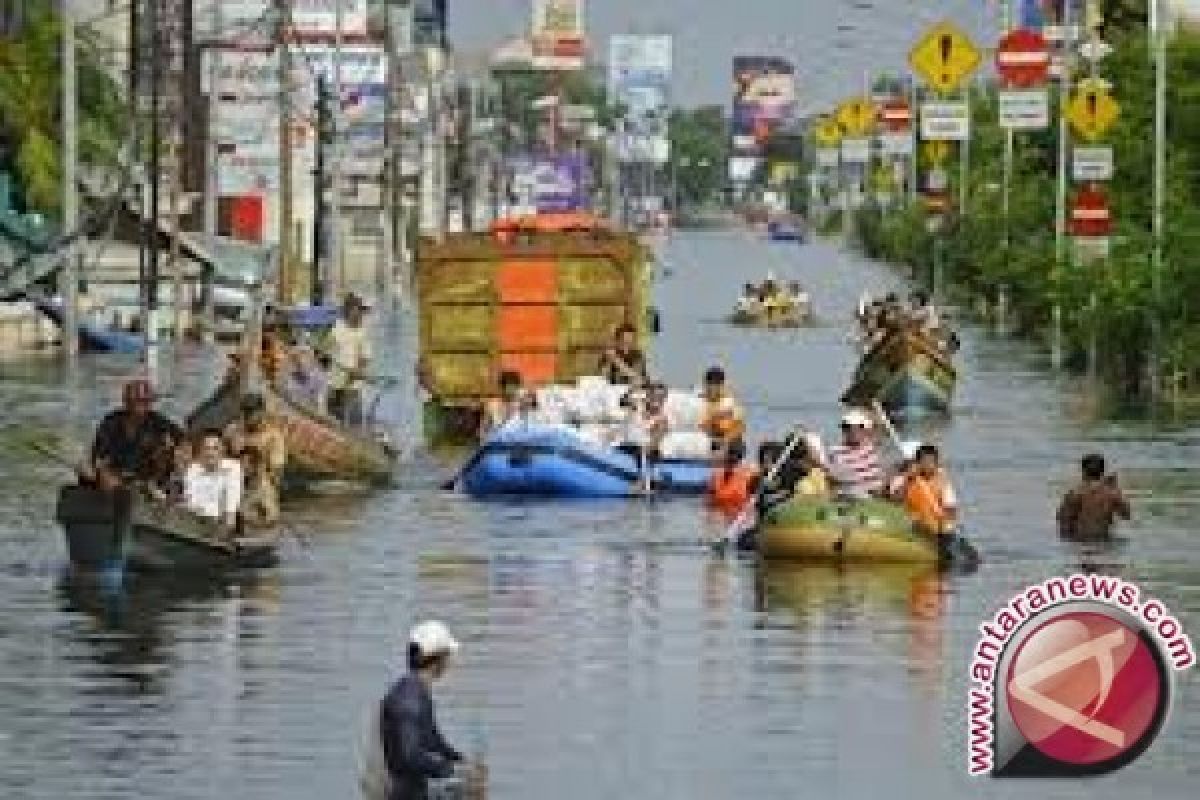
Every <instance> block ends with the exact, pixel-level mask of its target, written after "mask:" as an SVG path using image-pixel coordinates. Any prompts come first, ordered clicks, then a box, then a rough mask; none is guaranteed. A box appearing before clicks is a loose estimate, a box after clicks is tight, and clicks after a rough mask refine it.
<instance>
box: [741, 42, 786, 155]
mask: <svg viewBox="0 0 1200 800" xmlns="http://www.w3.org/2000/svg"><path fill="white" fill-rule="evenodd" d="M733 82H734V94H733V137H734V145H735V147H734V153H735V155H739V156H749V157H757V156H761V155H762V153H763V148H764V147H765V145H766V142H767V140H768V139H769V138H770V136H771V133H772V132H773V131H774V130H775V129H776V128H777V127H779V125H780V124H782V123H783V122H785V121H787V120H788V119H790V118H791V116H792V113H793V110H794V108H795V104H796V85H795V84H796V74H795V67H793V66H792V64H791V63H790V62H788V61H787V60H785V59H782V58H776V57H773V56H738V57H737V58H734V60H733ZM745 137H751V138H752V141H753V146H752V147H746V144H748V142H749V140H748V139H747V138H745Z"/></svg>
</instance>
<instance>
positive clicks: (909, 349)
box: [842, 329, 958, 415]
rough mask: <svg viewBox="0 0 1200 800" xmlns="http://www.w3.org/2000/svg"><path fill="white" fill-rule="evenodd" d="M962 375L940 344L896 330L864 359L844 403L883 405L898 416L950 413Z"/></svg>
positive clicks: (912, 333) (917, 335)
mask: <svg viewBox="0 0 1200 800" xmlns="http://www.w3.org/2000/svg"><path fill="white" fill-rule="evenodd" d="M957 380H958V373H957V371H956V370H955V368H954V365H953V364H952V363H950V360H949V357H948V356H947V355H946V354H945V353H944V352H942V350H941V349H939V347H938V346H937V344H936V343H935V342H934V341H932V340H931V339H930V338H929V337H928V336H925V335H924V334H922V333H920V332H919V331H915V330H911V329H901V330H896V331H893V332H892V333H891V334H889V335H888V336H887V338H885V339H884V340H883V341H882V342H880V343H879V344H878V345H876V346H875V347H874V348H873V349H872V350H871V351H870V352H869V353H867V354H866V355H865V356H863V359H862V361H861V362H860V363H859V365H858V369H857V370H856V371H855V374H854V381H853V383H851V385H850V388H849V389H847V390H846V393H845V394H843V395H842V402H843V403H847V404H850V405H857V406H868V405H870V404H871V403H872V402H879V403H880V404H881V405H882V406H883V407H884V408H885V409H887V410H888V411H891V412H893V413H897V414H909V415H913V414H920V413H923V412H926V411H934V412H940V411H948V410H949V408H950V402H951V400H952V399H953V396H954V387H955V384H956V382H957Z"/></svg>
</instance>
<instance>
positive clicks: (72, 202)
mask: <svg viewBox="0 0 1200 800" xmlns="http://www.w3.org/2000/svg"><path fill="white" fill-rule="evenodd" d="M69 6H70V3H69V0H63V2H62V6H61V16H62V98H61V100H62V160H63V171H62V230H63V233H64V235H66V236H67V237H69V238H68V239H67V245H66V247H67V257H66V261H65V262H64V263H63V268H62V270H61V271H60V272H59V274H58V281H59V282H58V293H59V297H60V298H61V299H62V304H63V324H62V339H63V349H64V352H65V353H66V356H67V362H68V363H69V364H72V365H73V364H74V362H75V359H76V356H77V355H78V354H79V313H78V312H79V300H78V296H77V291H78V288H79V255H80V252H81V250H80V243H81V242H82V241H83V237H82V235H80V231H79V184H78V183H77V180H76V175H75V166H76V163H77V161H78V158H79V130H78V127H77V119H76V113H75V112H76V108H77V96H76V91H75V17H74V15H73V11H72V9H71V8H70V7H69Z"/></svg>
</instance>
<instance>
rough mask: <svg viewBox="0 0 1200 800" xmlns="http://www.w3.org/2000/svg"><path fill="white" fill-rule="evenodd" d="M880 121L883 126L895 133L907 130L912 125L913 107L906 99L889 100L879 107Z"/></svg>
mask: <svg viewBox="0 0 1200 800" xmlns="http://www.w3.org/2000/svg"><path fill="white" fill-rule="evenodd" d="M879 121H880V122H882V123H883V127H884V128H886V129H887V130H889V131H892V132H894V133H900V132H902V131H906V130H908V129H909V127H910V126H911V125H912V109H911V108H909V106H908V103H907V102H906V101H904V100H898V99H893V100H888V101H887V102H886V103H884V104H883V107H882V108H880V109H879Z"/></svg>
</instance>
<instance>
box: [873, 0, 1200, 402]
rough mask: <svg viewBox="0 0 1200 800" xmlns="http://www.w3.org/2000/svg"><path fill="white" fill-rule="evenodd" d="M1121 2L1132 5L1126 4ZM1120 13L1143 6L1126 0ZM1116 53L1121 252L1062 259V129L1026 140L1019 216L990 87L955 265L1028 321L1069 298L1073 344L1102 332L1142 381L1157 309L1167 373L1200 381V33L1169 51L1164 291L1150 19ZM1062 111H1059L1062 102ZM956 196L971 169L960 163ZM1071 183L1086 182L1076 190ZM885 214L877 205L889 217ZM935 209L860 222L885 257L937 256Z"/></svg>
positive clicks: (1017, 185) (1116, 369) (920, 259)
mask: <svg viewBox="0 0 1200 800" xmlns="http://www.w3.org/2000/svg"><path fill="white" fill-rule="evenodd" d="M1118 6H1120V9H1117V7H1118ZM1113 7H1114V9H1117V10H1121V9H1124V10H1125V11H1129V14H1127V15H1126V16H1127V17H1129V18H1130V19H1133V20H1135V22H1136V19H1137V17H1136V13H1134V12H1135V11H1136V10H1135V9H1132V7H1130V8H1125V6H1124V5H1122V4H1121V3H1115V4H1113ZM1109 36H1110V39H1111V41H1112V43H1113V45H1114V47H1115V51H1114V53H1113V54H1112V55H1111V56H1110V57H1109V58H1108V59H1106V60H1105V61H1104V62H1103V63H1102V70H1101V74H1102V76H1103V77H1105V78H1107V79H1108V80H1109V81H1110V82H1111V83H1112V84H1113V86H1114V96H1115V97H1116V98H1117V100H1118V101H1119V102H1120V104H1121V117H1120V120H1119V122H1118V124H1117V125H1116V126H1115V128H1114V130H1113V132H1112V133H1110V134H1109V135H1108V136H1107V142H1106V143H1107V144H1111V145H1112V147H1113V150H1114V160H1115V163H1116V169H1117V174H1116V177H1115V179H1114V180H1113V181H1112V182H1111V183H1109V184H1108V185H1107V187H1106V190H1107V193H1108V196H1109V202H1110V205H1111V207H1112V211H1113V215H1114V219H1115V223H1116V225H1115V230H1114V234H1115V235H1114V237H1113V240H1112V248H1111V252H1110V255H1109V257H1108V258H1106V259H1105V260H1103V261H1101V262H1093V263H1090V264H1076V263H1074V262H1073V261H1072V259H1071V258H1070V248H1068V249H1067V260H1066V262H1065V263H1063V264H1062V265H1061V266H1059V265H1058V264H1057V260H1056V252H1055V241H1054V240H1055V237H1054V230H1055V227H1054V226H1055V218H1054V210H1055V196H1056V192H1055V174H1056V167H1057V129H1056V127H1055V128H1052V129H1051V130H1047V131H1041V132H1036V133H1022V134H1018V136H1017V137H1016V141H1017V144H1016V149H1015V158H1014V169H1013V181H1012V184H1011V194H1010V201H1009V209H1010V210H1009V216H1008V219H1007V220H1006V219H1005V217H1004V214H1003V208H1002V194H1001V191H1000V186H1001V182H1002V180H1003V175H1002V164H1003V150H1004V132H1003V131H1002V130H1001V129H1000V127H999V125H998V122H997V114H996V95H995V93H994V92H989V93H987V94H986V95H982V94H977V95H976V99H975V100H976V101H975V103H974V114H973V117H974V118H973V120H972V122H973V126H974V127H973V138H972V141H971V170H970V174H969V176H968V192H967V196H968V202H967V208H966V213H965V215H963V216H962V217H960V218H951V219H950V220H948V224H947V226H946V227H945V228H944V230H943V233H942V236H943V237H944V238H943V241H944V247H945V249H944V251H943V252H944V262H943V264H944V274H945V276H946V278H947V279H948V280H950V281H953V282H955V283H956V284H958V285H960V286H962V287H964V288H966V289H968V290H970V291H973V292H976V293H982V294H985V295H987V296H993V294H994V293H995V292H996V291H997V290H998V289H999V288H1000V287H1001V286H1003V287H1004V288H1005V290H1006V291H1007V293H1008V294H1009V296H1010V298H1011V299H1012V301H1013V303H1014V305H1015V307H1016V309H1017V312H1018V314H1019V315H1020V317H1021V319H1022V321H1023V322H1024V323H1025V326H1026V328H1027V329H1034V330H1036V329H1038V328H1041V327H1043V326H1045V325H1046V324H1047V323H1048V321H1049V320H1050V316H1051V309H1052V308H1053V307H1054V305H1055V304H1056V302H1057V303H1058V304H1059V305H1060V306H1061V307H1062V309H1063V311H1064V316H1063V322H1064V333H1065V335H1066V337H1067V345H1068V346H1069V347H1071V348H1074V349H1076V350H1082V349H1084V348H1085V347H1086V346H1087V344H1088V343H1089V342H1090V341H1092V340H1095V341H1096V342H1097V343H1098V346H1099V352H1098V356H1099V359H1100V364H1099V366H1100V368H1101V369H1102V370H1104V371H1106V372H1108V373H1109V374H1110V375H1112V376H1113V377H1115V378H1118V379H1120V380H1121V381H1126V382H1128V383H1130V384H1132V383H1135V382H1136V380H1137V376H1138V375H1140V373H1141V372H1142V371H1143V368H1144V365H1145V358H1146V356H1147V354H1148V353H1149V352H1150V349H1151V348H1150V343H1151V335H1152V332H1151V325H1150V320H1151V319H1152V314H1154V313H1157V314H1158V315H1159V319H1160V320H1161V321H1162V327H1163V334H1164V349H1165V356H1166V358H1167V359H1168V364H1167V370H1166V371H1167V372H1171V371H1181V372H1184V373H1187V374H1189V375H1191V376H1193V377H1200V347H1198V345H1200V319H1197V310H1196V308H1195V305H1196V302H1197V299H1198V298H1200V270H1197V269H1196V268H1195V264H1197V263H1200V137H1198V136H1197V135H1196V131H1198V130H1200V34H1197V33H1189V32H1184V33H1180V34H1179V35H1178V36H1176V37H1175V38H1174V39H1173V40H1172V42H1171V45H1170V50H1169V55H1168V65H1169V78H1168V87H1169V88H1168V98H1167V102H1168V106H1167V107H1168V111H1167V115H1168V150H1167V169H1168V183H1167V192H1166V200H1165V219H1166V220H1167V226H1166V236H1165V248H1164V265H1163V272H1162V275H1161V286H1162V287H1163V290H1162V291H1161V292H1160V293H1159V294H1160V295H1161V296H1160V297H1159V298H1158V299H1157V300H1156V296H1155V295H1156V293H1155V290H1154V285H1153V282H1152V274H1153V272H1152V268H1151V250H1152V245H1153V241H1152V236H1151V230H1152V220H1151V211H1152V209H1151V197H1152V192H1153V185H1152V181H1153V157H1154V153H1153V144H1154V130H1153V110H1154V105H1153V104H1154V74H1153V64H1152V63H1151V59H1150V53H1149V51H1148V47H1147V37H1146V32H1145V30H1144V28H1141V27H1138V26H1137V25H1136V24H1133V25H1132V26H1128V27H1125V28H1123V29H1121V28H1116V27H1114V28H1112V29H1111V30H1110V32H1109ZM1052 113H1057V112H1056V110H1055V109H1053V108H1052ZM950 172H951V173H952V186H951V189H952V190H953V191H957V188H958V187H957V186H956V185H954V184H955V183H956V182H957V175H955V174H954V173H956V172H957V170H955V169H953V168H951V169H950ZM1071 191H1072V192H1073V191H1074V188H1073V187H1072V189H1071ZM877 216H878V215H877V214H876V215H875V217H877ZM924 217H925V215H924V213H923V211H921V210H919V209H908V210H906V211H904V212H903V213H895V214H892V215H891V216H889V217H888V218H886V219H878V218H874V219H871V218H868V219H865V220H864V221H863V224H860V226H859V230H860V233H861V234H862V238H863V245H864V248H865V249H866V250H867V252H868V253H870V254H871V255H874V256H877V257H880V258H886V259H889V260H894V261H898V262H903V263H908V264H913V265H916V266H918V267H922V266H923V265H927V264H928V263H929V261H930V259H931V255H930V254H931V253H932V252H933V243H932V238H931V235H930V234H929V233H927V232H926V231H925V219H924Z"/></svg>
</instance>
